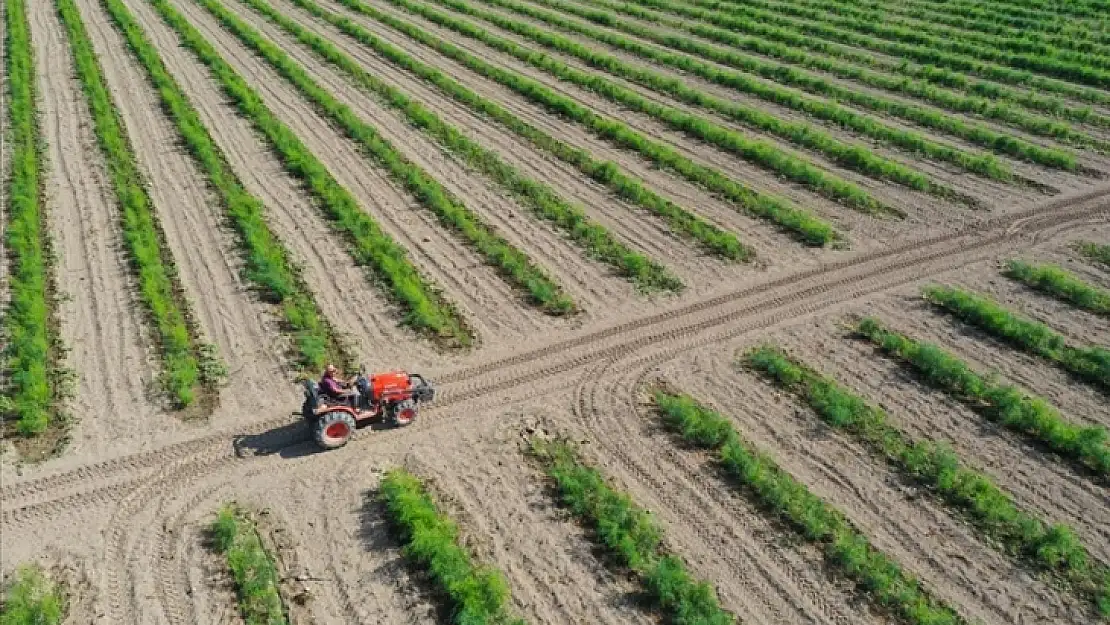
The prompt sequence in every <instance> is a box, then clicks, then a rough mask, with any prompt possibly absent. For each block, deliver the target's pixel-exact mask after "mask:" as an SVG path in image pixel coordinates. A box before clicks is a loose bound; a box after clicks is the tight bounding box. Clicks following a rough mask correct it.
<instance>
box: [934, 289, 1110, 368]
mask: <svg viewBox="0 0 1110 625" xmlns="http://www.w3.org/2000/svg"><path fill="white" fill-rule="evenodd" d="M923 293H924V295H925V299H927V300H928V301H929V302H931V303H932V304H934V305H935V306H937V307H938V308H940V309H941V310H943V311H945V312H947V313H949V314H951V315H953V316H955V317H957V318H958V319H961V320H962V321H964V322H965V323H968V324H971V325H973V326H975V327H977V328H979V329H981V330H983V331H985V332H987V333H988V334H990V335H992V336H995V337H997V338H999V339H1001V340H1003V341H1005V342H1007V343H1009V344H1011V345H1014V346H1015V347H1017V348H1019V349H1022V350H1024V351H1026V352H1029V353H1031V354H1036V355H1038V356H1040V357H1042V358H1045V359H1047V360H1049V361H1051V362H1053V363H1055V364H1056V365H1058V366H1059V367H1062V368H1063V369H1065V370H1067V371H1069V372H1071V373H1073V374H1075V375H1076V376H1079V377H1080V378H1083V379H1084V380H1088V381H1090V382H1093V383H1095V384H1100V385H1102V386H1103V387H1106V388H1110V350H1107V349H1104V348H1101V347H1083V348H1078V347H1072V346H1070V345H1068V344H1067V342H1066V341H1065V340H1064V337H1063V336H1061V335H1060V334H1058V333H1057V332H1056V331H1054V330H1053V329H1052V328H1049V327H1048V326H1046V325H1044V324H1043V323H1040V322H1037V321H1033V320H1031V319H1026V318H1024V317H1021V316H1018V315H1017V314H1015V313H1013V312H1010V311H1009V310H1007V309H1005V308H1003V307H1002V306H999V305H998V303H997V302H995V301H993V300H991V299H988V298H986V297H982V296H979V295H975V294H974V293H969V292H967V291H961V290H959V289H955V288H951V287H942V286H929V287H926V288H925V289H924V290H923Z"/></svg>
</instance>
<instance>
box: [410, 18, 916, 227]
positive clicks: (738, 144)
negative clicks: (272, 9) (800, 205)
mask: <svg viewBox="0 0 1110 625" xmlns="http://www.w3.org/2000/svg"><path fill="white" fill-rule="evenodd" d="M437 3H438V4H441V5H446V6H448V7H450V8H451V9H453V10H454V11H457V12H458V13H462V14H464V15H468V16H473V17H477V18H479V19H482V20H484V21H486V22H489V23H491V24H494V25H496V26H499V27H501V28H504V29H506V30H509V31H511V32H514V33H516V34H519V35H523V36H525V37H527V38H529V39H532V40H534V41H538V42H540V43H541V44H543V45H545V46H548V47H552V48H555V49H558V50H562V51H568V52H570V53H571V54H573V55H575V56H577V57H578V58H581V59H583V60H585V61H586V62H587V63H588V64H589V65H591V66H592V67H598V68H601V69H604V70H606V71H608V72H610V73H612V74H617V75H620V76H622V77H624V78H627V79H629V80H632V81H633V82H636V83H638V84H642V85H645V86H647V87H648V88H650V89H653V90H655V91H657V92H659V93H663V94H670V95H673V96H674V97H676V98H677V99H679V100H682V101H684V102H687V103H689V104H695V105H698V106H702V107H704V108H707V109H711V110H715V111H718V112H722V113H724V114H726V115H728V116H729V117H732V118H735V119H739V120H740V121H742V122H744V123H746V124H749V125H754V126H762V127H766V128H767V129H768V130H769V131H771V132H774V133H776V134H781V135H784V136H787V137H789V138H791V140H794V141H797V142H800V143H801V144H803V145H807V146H810V147H814V146H818V147H819V148H820V149H821V150H822V151H823V152H825V153H828V154H829V156H830V157H831V158H833V159H834V160H836V161H837V162H841V163H845V164H847V165H849V166H863V167H867V169H868V170H872V171H873V170H878V171H879V172H882V173H883V174H885V175H891V176H898V175H900V174H903V170H906V168H904V167H903V166H901V165H898V164H893V163H890V162H889V161H886V160H885V159H881V158H876V157H874V155H873V154H871V152H870V151H868V150H865V149H859V148H854V147H853V146H848V145H845V144H842V143H840V142H838V141H835V140H834V139H832V138H831V137H829V136H828V135H826V134H824V133H822V132H821V131H819V130H817V129H815V128H813V127H811V126H806V125H800V124H786V123H783V122H781V121H780V120H778V119H776V118H774V117H773V116H770V115H767V114H766V113H763V112H761V111H757V110H755V109H751V108H748V107H745V106H742V105H740V104H734V103H731V102H727V101H725V100H721V99H718V98H713V97H710V96H708V95H706V94H704V93H702V92H701V91H698V90H695V89H691V88H689V87H687V86H686V85H685V84H684V83H683V82H682V81H680V80H676V79H668V78H667V77H665V76H662V75H660V74H658V73H655V72H651V71H648V70H640V69H637V68H634V67H632V66H629V65H627V64H625V63H623V62H621V61H620V60H619V59H617V58H615V57H612V56H609V55H604V54H600V53H598V52H594V51H592V50H590V49H589V48H587V47H585V46H582V45H580V44H578V43H575V42H573V41H570V40H568V39H566V38H565V37H562V36H559V35H557V34H553V33H550V32H548V31H546V30H544V29H540V28H536V27H534V26H532V25H530V24H527V23H523V22H519V21H516V20H510V19H507V18H504V17H502V16H501V15H499V14H497V13H493V12H490V11H483V10H481V9H478V8H475V7H474V6H472V5H470V4H467V3H466V2H462V1H461V0H437ZM395 4H398V5H402V4H403V5H406V9H408V10H410V11H412V12H414V13H416V14H419V15H422V16H425V17H427V15H425V14H429V15H433V14H434V15H437V16H438V19H439V20H440V21H442V22H444V24H445V25H448V27H449V28H452V30H455V31H456V32H459V33H461V34H463V35H465V36H468V37H471V38H473V39H476V40H478V41H481V42H483V43H485V44H487V45H489V46H490V47H492V48H494V49H496V50H499V51H501V52H504V53H506V54H509V55H511V56H513V57H515V58H517V59H519V60H521V61H524V62H525V63H528V64H529V65H532V66H533V67H536V68H537V69H541V70H543V71H545V72H548V73H549V74H551V75H552V76H554V77H555V78H557V79H559V80H562V81H566V82H570V83H572V84H575V85H578V86H580V87H582V88H584V89H587V90H589V91H593V92H594V93H597V94H598V95H600V96H602V97H604V98H606V99H608V100H610V101H612V102H614V103H616V104H619V105H621V106H624V107H627V108H629V109H631V110H634V111H638V112H640V113H644V114H646V115H649V116H651V117H654V118H656V119H658V120H659V121H661V122H663V123H664V124H666V125H668V126H670V127H671V128H672V129H674V130H677V131H679V132H683V133H685V134H687V135H688V136H690V137H692V138H695V139H699V140H701V141H704V142H706V143H708V144H710V145H715V146H717V147H719V148H721V149H723V150H726V151H728V152H731V153H733V154H736V155H737V156H739V157H741V158H743V159H744V160H747V161H749V162H751V163H752V164H754V165H756V166H758V167H762V168H764V169H767V170H770V171H773V172H776V173H778V174H780V175H782V176H784V177H786V178H787V179H790V180H793V181H795V182H798V183H800V184H802V185H804V186H806V187H808V188H810V189H812V190H813V191H814V192H815V193H818V194H820V195H823V196H825V197H828V198H830V199H833V200H835V201H838V202H841V203H843V204H846V205H848V206H851V207H853V208H856V209H858V210H861V211H864V212H867V213H872V214H881V213H884V212H889V208H888V207H887V206H885V205H884V204H882V203H881V202H879V201H878V200H877V199H875V198H874V197H873V196H872V195H871V194H870V193H868V192H867V191H865V190H864V189H862V188H861V187H859V186H858V185H856V184H854V183H852V182H849V181H847V180H844V179H843V178H840V177H838V176H835V175H831V174H828V173H826V172H824V171H823V170H821V169H820V168H818V167H816V166H814V165H812V164H810V163H809V162H807V161H805V160H802V159H800V158H797V157H794V156H792V155H791V154H789V153H787V152H785V151H783V150H781V149H779V148H778V147H776V146H775V145H773V144H771V143H768V142H766V141H763V140H757V139H749V138H747V137H745V136H744V135H743V134H741V133H740V132H736V131H733V130H731V129H729V128H726V127H724V126H721V125H719V124H717V123H715V122H713V121H711V120H710V119H708V118H705V117H702V116H699V115H695V114H692V113H687V112H684V111H682V110H681V109H678V108H676V107H673V106H668V105H665V104H661V103H659V102H657V101H655V100H652V99H651V98H648V97H645V96H642V95H640V94H639V93H637V92H636V91H633V90H631V89H628V88H625V87H622V86H621V85H620V84H618V83H616V82H614V81H612V80H609V79H608V78H605V77H603V76H602V75H600V74H597V73H591V72H586V71H581V70H578V69H575V68H574V67H571V66H570V65H567V64H566V63H563V62H562V61H560V60H558V59H556V58H555V57H552V56H548V55H547V54H544V53H542V52H538V51H535V50H532V49H531V48H528V47H525V46H521V45H518V44H517V43H515V42H514V41H512V40H510V39H506V38H503V37H499V36H497V35H494V34H492V33H491V32H489V31H486V30H484V29H482V28H481V27H479V26H477V25H475V24H473V23H470V22H466V21H463V20H459V19H457V18H455V17H454V16H451V15H447V14H443V13H439V12H437V11H433V10H432V9H430V8H429V7H427V6H425V5H418V4H415V3H412V2H409V1H408V0H402V1H400V2H395ZM409 7H412V8H411V9H409ZM429 19H434V18H429ZM905 174H906V175H902V176H901V177H900V178H899V181H902V178H906V177H908V178H909V180H908V181H906V184H913V185H914V187H915V188H920V187H922V186H924V187H925V188H927V189H928V188H931V186H930V184H929V181H928V178H926V177H924V176H922V175H920V174H917V173H916V172H912V171H908V170H906V171H905Z"/></svg>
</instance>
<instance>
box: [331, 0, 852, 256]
mask: <svg viewBox="0 0 1110 625" xmlns="http://www.w3.org/2000/svg"><path fill="white" fill-rule="evenodd" d="M337 2H339V3H340V4H342V5H343V6H345V7H347V8H349V9H351V10H353V11H355V12H357V13H360V14H363V15H366V16H368V17H370V18H372V19H374V20H377V21H380V22H382V23H383V24H386V25H388V26H391V27H394V28H396V29H398V30H399V31H401V32H405V33H406V34H409V35H410V36H413V37H415V36H417V35H421V33H422V36H421V38H420V41H421V42H427V43H428V45H430V46H431V47H432V48H433V49H435V50H436V51H437V52H440V53H441V54H443V55H444V56H446V57H448V58H450V59H452V60H454V61H457V62H459V63H461V64H463V65H465V66H466V67H467V68H468V69H471V70H473V71H475V72H477V73H478V74H480V75H482V76H484V77H486V78H489V79H491V80H494V81H496V82H497V83H499V84H501V85H503V86H505V87H508V88H509V89H512V90H513V91H515V92H516V93H518V94H520V95H522V96H524V97H526V98H528V99H529V100H531V101H533V102H535V103H536V104H539V105H540V106H542V107H543V108H544V109H546V110H547V111H549V112H550V113H552V114H554V115H558V116H560V117H563V118H566V119H570V120H573V121H575V122H578V123H579V124H582V125H583V126H585V127H586V128H588V129H589V130H591V131H592V132H593V133H595V134H596V135H598V136H600V137H601V138H603V139H606V140H608V141H610V142H612V143H613V144H615V145H617V146H619V147H621V148H625V149H630V150H634V151H635V152H637V153H639V154H640V155H642V156H644V157H646V158H648V159H649V160H651V161H652V162H654V163H655V164H656V165H658V166H659V167H660V168H663V169H667V170H670V171H673V172H675V173H677V174H679V175H680V176H682V177H683V178H686V179H687V180H689V181H691V182H693V183H695V184H698V185H700V186H702V187H703V188H705V189H706V190H708V191H710V192H711V193H714V194H716V195H718V196H720V197H722V198H724V199H726V200H728V201H730V202H732V203H733V204H734V205H736V206H737V207H739V208H741V209H742V210H743V211H745V212H747V213H750V214H752V215H755V216H756V217H759V218H762V219H766V220H768V221H770V222H772V223H774V224H776V225H778V226H779V227H781V228H782V229H783V230H786V231H788V232H790V233H792V234H794V235H795V236H796V237H797V238H799V239H801V240H802V241H804V242H805V243H807V244H809V245H818V246H823V245H828V244H834V243H839V242H840V240H841V236H840V235H839V233H837V232H836V231H835V230H834V229H833V227H832V225H831V224H829V223H828V222H826V221H824V220H822V219H820V218H818V217H817V216H815V215H813V214H812V213H810V212H809V211H807V210H805V209H803V208H800V207H797V206H794V205H793V204H791V203H789V202H787V201H786V200H783V199H780V198H777V197H774V196H770V195H766V194H763V193H759V192H756V191H754V190H752V189H750V188H748V187H746V186H744V185H743V184H741V183H739V182H737V181H735V180H733V179H731V178H728V177H727V176H725V175H724V174H722V173H720V172H719V171H717V170H715V169H712V168H710V167H706V166H704V165H699V164H697V163H695V162H693V161H691V160H690V159H688V158H686V157H684V156H682V155H681V154H679V153H678V152H677V151H675V150H674V149H672V148H671V147H669V146H667V145H665V144H663V143H661V142H658V141H653V140H651V139H649V138H647V137H646V136H644V135H642V134H640V133H638V132H636V131H635V130H633V129H632V128H630V127H629V126H628V125H627V124H625V123H623V122H621V121H620V120H618V119H613V118H606V117H602V116H600V115H597V114H595V113H594V112H593V111H591V110H590V109H589V108H587V107H585V106H583V105H581V104H579V103H578V102H577V101H575V100H573V99H571V98H568V97H566V96H563V95H561V94H559V93H558V92H556V91H555V90H553V89H551V88H549V87H547V86H545V85H544V84H543V83H541V82H539V81H536V80H532V79H530V78H527V77H525V76H523V75H521V74H519V73H517V72H513V71H510V70H507V69H504V68H501V67H498V66H495V65H493V64H492V63H489V62H486V61H484V60H482V59H480V58H478V57H477V56H475V55H473V54H470V53H469V52H466V51H465V50H463V49H462V48H459V47H458V46H455V45H452V44H450V43H448V42H446V41H445V40H443V39H442V38H437V37H431V36H429V35H428V34H427V33H424V32H423V31H422V29H420V28H419V27H416V26H414V25H412V24H410V23H408V22H405V21H403V20H399V19H397V18H395V17H392V16H390V15H387V14H385V13H383V12H382V11H378V10H377V9H374V8H373V7H370V6H369V5H367V4H365V3H364V2H361V1H360V0H337ZM410 6H411V5H410ZM419 9H420V7H415V6H414V10H419ZM424 13H427V14H428V15H427V16H428V17H429V19H430V20H432V21H436V20H437V19H438V20H439V21H441V22H444V23H443V24H442V25H445V26H446V25H448V24H449V23H454V24H456V25H457V26H458V27H459V28H461V29H463V30H466V24H463V23H461V22H458V21H454V20H450V18H448V17H447V16H445V15H443V14H442V13H438V12H430V11H424ZM437 23H439V22H437Z"/></svg>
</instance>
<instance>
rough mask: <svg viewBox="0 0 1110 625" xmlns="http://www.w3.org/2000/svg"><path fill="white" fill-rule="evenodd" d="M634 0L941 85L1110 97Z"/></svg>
mask: <svg viewBox="0 0 1110 625" xmlns="http://www.w3.org/2000/svg"><path fill="white" fill-rule="evenodd" d="M628 1H629V2H632V3H635V4H638V5H641V6H647V7H651V8H655V9H659V10H662V11H666V12H668V13H673V14H675V15H679V16H682V17H687V18H693V19H695V20H701V21H705V22H707V23H710V24H714V25H716V26H720V27H722V28H726V29H729V30H731V31H733V32H743V33H752V34H756V35H759V36H762V37H766V38H769V39H772V40H775V41H780V42H782V43H785V44H788V45H792V46H796V47H799V48H805V49H808V50H814V51H817V52H821V53H824V54H828V55H831V56H834V57H837V58H843V59H848V60H851V61H852V62H854V63H858V64H860V65H863V66H869V67H876V68H883V69H885V70H886V71H891V72H894V73H896V74H903V75H905V76H908V77H910V78H919V79H923V80H926V81H928V82H931V83H935V84H939V85H946V86H949V87H956V88H960V89H969V90H971V91H972V92H974V93H977V94H979V95H981V96H984V97H995V96H996V94H998V93H1010V94H1012V93H1015V90H1013V89H1006V88H1000V87H999V86H998V85H997V84H995V83H994V82H987V81H999V82H1004V83H1007V84H1010V85H1013V86H1015V87H1020V88H1024V87H1033V88H1036V89H1039V90H1041V91H1044V92H1050V93H1055V94H1060V95H1065V96H1069V97H1074V98H1076V99H1078V100H1080V101H1083V102H1090V103H1093V104H1108V103H1110V94H1107V93H1106V92H1104V91H1101V90H1098V89H1089V88H1083V87H1077V86H1074V85H1071V84H1069V83H1062V82H1060V81H1056V80H1050V79H1047V78H1044V77H1041V76H1033V75H1030V74H1029V73H1028V72H1019V71H1016V70H1012V69H1010V68H1002V67H998V66H989V67H979V66H976V67H973V68H970V70H968V73H971V74H976V75H979V76H981V77H982V78H985V79H986V80H987V81H982V80H972V79H970V78H969V77H968V76H967V75H966V74H965V73H964V70H961V69H959V68H953V67H938V66H937V65H934V64H932V63H928V62H923V63H922V64H919V65H914V64H911V63H910V62H908V60H907V59H902V60H890V61H888V60H884V59H880V58H876V57H875V56H874V55H873V54H870V53H868V52H867V51H866V50H859V49H856V48H853V47H849V46H845V45H841V44H840V43H837V42H835V41H826V40H824V39H822V38H819V37H812V36H807V35H806V34H805V33H804V32H799V31H797V30H795V29H793V28H792V27H790V26H789V25H785V26H778V25H776V24H779V23H780V22H779V21H778V20H774V19H771V18H770V17H765V16H762V15H759V16H753V15H750V14H748V13H746V12H744V10H743V9H742V7H737V6H736V5H725V4H723V3H721V2H717V1H716V0H688V1H687V2H678V1H677V0H628ZM709 9H721V10H720V11H718V10H709ZM896 56H898V55H896ZM1027 100H1028V101H1030V102H1035V101H1040V100H1038V99H1037V98H1036V97H1030V98H1027ZM1045 106H1050V107H1051V106H1052V105H1051V104H1045Z"/></svg>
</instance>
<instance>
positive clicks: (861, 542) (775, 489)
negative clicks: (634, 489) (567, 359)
mask: <svg viewBox="0 0 1110 625" xmlns="http://www.w3.org/2000/svg"><path fill="white" fill-rule="evenodd" d="M653 397H654V402H655V408H656V409H657V411H658V412H659V415H660V417H661V419H662V420H663V422H664V424H665V425H666V426H667V428H668V429H670V430H671V431H673V432H675V433H676V434H678V435H679V436H681V437H682V440H684V441H685V442H686V443H687V444H689V445H692V446H694V447H696V448H698V449H702V450H705V451H709V452H712V453H713V454H714V460H715V461H716V462H717V463H718V464H719V465H720V467H721V469H723V471H724V473H725V474H727V475H728V476H729V477H730V478H731V479H732V480H734V481H735V483H736V484H737V485H738V486H739V487H740V488H741V489H743V491H744V492H746V493H747V494H748V495H749V496H751V497H752V498H753V499H754V500H755V501H756V502H757V503H758V504H759V505H760V507H761V508H763V509H766V510H769V511H770V512H771V513H773V514H774V515H775V516H776V517H777V518H778V519H781V520H782V521H784V522H785V523H786V524H787V525H789V526H790V527H791V528H792V529H794V531H796V532H797V533H798V534H799V535H800V536H801V537H802V538H803V539H805V540H806V541H809V542H810V543H813V544H815V545H817V546H819V547H820V548H821V552H822V555H823V556H824V558H825V561H826V562H827V563H828V564H829V567H830V568H831V569H832V570H835V571H836V572H837V573H839V574H840V575H842V576H844V577H845V578H847V579H849V580H851V581H852V582H854V583H855V584H856V585H857V587H859V589H860V590H861V591H862V593H864V594H865V595H866V596H867V597H868V598H869V599H870V600H871V602H872V603H873V604H874V605H875V606H876V607H877V608H878V609H880V610H883V611H885V612H887V613H889V614H891V615H892V616H893V617H894V618H896V619H897V620H898V621H900V622H903V623H908V624H910V625H956V624H957V623H964V622H966V621H965V620H964V619H963V618H961V617H960V615H959V614H957V613H956V611H955V610H954V609H952V608H951V607H950V606H948V605H945V604H944V603H942V602H941V601H939V600H938V599H936V598H935V597H932V596H930V595H929V593H928V592H927V591H926V590H925V589H924V588H922V587H921V583H920V582H919V581H918V580H917V579H915V578H914V577H913V575H911V574H910V573H908V572H906V571H904V570H903V569H902V567H901V566H899V564H898V563H897V562H895V561H894V560H893V559H891V558H890V556H888V555H886V554H885V553H883V552H882V551H880V550H879V549H877V548H876V547H875V546H874V545H872V544H871V542H870V541H868V540H867V537H866V536H864V535H863V533H861V532H860V531H859V530H858V529H856V528H855V527H853V526H852V524H851V522H850V521H848V519H847V517H846V516H845V515H844V513H842V512H841V511H840V510H837V509H836V508H834V507H832V506H831V505H829V504H828V503H827V502H825V501H824V500H822V499H821V498H820V497H818V496H816V495H814V494H813V493H812V492H810V491H809V489H808V488H806V486H805V484H802V483H801V482H799V481H798V480H796V479H794V477H793V476H792V475H790V474H789V473H787V472H786V471H783V470H782V469H781V468H780V467H779V466H778V464H777V463H775V461H774V459H772V458H771V457H770V456H768V455H767V454H765V453H762V452H761V451H760V450H759V449H757V448H756V447H755V445H753V444H752V443H751V442H749V441H747V440H744V439H743V438H742V437H741V435H740V433H739V432H738V431H737V430H736V428H735V427H733V425H732V422H731V421H729V419H728V418H727V417H724V416H722V415H721V414H719V413H717V412H715V411H713V410H711V409H709V408H707V407H705V406H703V405H702V404H700V403H699V402H698V401H697V400H695V399H694V398H693V397H690V396H689V395H685V394H681V393H675V392H671V391H667V390H663V389H656V390H654V392H653Z"/></svg>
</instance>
